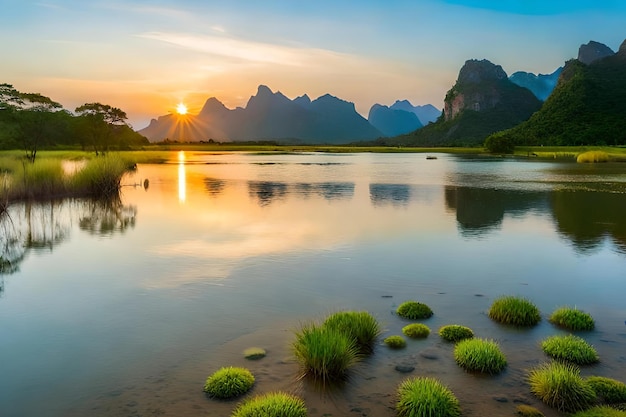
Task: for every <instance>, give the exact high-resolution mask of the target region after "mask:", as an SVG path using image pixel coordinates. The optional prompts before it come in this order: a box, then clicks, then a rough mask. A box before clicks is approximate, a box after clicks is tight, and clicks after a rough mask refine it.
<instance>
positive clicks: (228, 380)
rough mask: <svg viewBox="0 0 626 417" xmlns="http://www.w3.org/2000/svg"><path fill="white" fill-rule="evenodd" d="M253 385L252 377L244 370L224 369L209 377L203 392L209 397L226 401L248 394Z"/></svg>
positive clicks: (250, 373) (230, 367)
mask: <svg viewBox="0 0 626 417" xmlns="http://www.w3.org/2000/svg"><path fill="white" fill-rule="evenodd" d="M253 385H254V375H252V372H250V371H249V370H248V369H246V368H238V367H232V366H229V367H224V368H220V369H219V370H217V371H216V372H215V373H213V374H212V375H211V376H209V377H208V378H207V380H206V382H205V384H204V392H206V393H207V394H208V395H209V396H210V397H214V398H219V399H228V398H234V397H238V396H240V395H242V394H245V393H246V392H248V391H249V390H250V389H251V388H252V386H253Z"/></svg>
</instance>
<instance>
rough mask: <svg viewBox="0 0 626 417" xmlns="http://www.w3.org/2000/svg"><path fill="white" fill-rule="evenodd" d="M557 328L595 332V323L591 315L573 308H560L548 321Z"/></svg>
mask: <svg viewBox="0 0 626 417" xmlns="http://www.w3.org/2000/svg"><path fill="white" fill-rule="evenodd" d="M548 320H549V321H550V322H551V323H553V324H555V325H556V326H559V327H563V328H565V329H568V330H573V331H578V330H593V329H594V327H595V322H594V320H593V317H591V315H590V314H589V313H585V312H584V311H580V310H578V309H576V308H572V307H560V308H557V309H556V310H554V312H552V314H551V315H550V318H549V319H548Z"/></svg>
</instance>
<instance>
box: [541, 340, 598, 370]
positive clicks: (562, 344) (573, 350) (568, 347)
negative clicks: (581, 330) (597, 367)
mask: <svg viewBox="0 0 626 417" xmlns="http://www.w3.org/2000/svg"><path fill="white" fill-rule="evenodd" d="M541 348H542V349H543V351H544V352H545V353H546V354H547V355H549V356H551V357H553V358H554V359H559V360H564V361H568V362H572V363H575V364H576V365H588V364H591V363H595V362H598V360H599V359H600V358H599V357H598V353H597V352H596V350H595V349H594V348H593V346H591V345H590V344H589V343H587V342H586V341H585V340H584V339H583V338H581V337H578V336H574V335H572V334H568V335H565V336H560V335H559V336H551V337H548V338H547V339H545V340H544V341H543V342H541Z"/></svg>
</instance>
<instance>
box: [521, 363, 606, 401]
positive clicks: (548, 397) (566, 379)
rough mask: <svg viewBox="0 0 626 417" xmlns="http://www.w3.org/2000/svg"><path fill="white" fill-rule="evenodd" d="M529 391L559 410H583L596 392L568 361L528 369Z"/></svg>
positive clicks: (593, 399)
mask: <svg viewBox="0 0 626 417" xmlns="http://www.w3.org/2000/svg"><path fill="white" fill-rule="evenodd" d="M528 382H529V383H530V391H531V392H532V393H533V394H534V395H535V396H536V397H537V398H539V399H540V400H541V401H543V402H544V403H545V404H547V405H549V406H550V407H553V408H556V409H557V410H559V411H561V412H566V413H571V412H575V411H580V410H584V409H586V408H588V407H590V406H592V405H593V404H594V402H595V401H596V393H595V392H594V390H593V388H592V386H591V384H589V383H588V382H587V381H585V380H583V379H582V378H581V376H580V369H578V367H577V366H576V365H573V364H570V363H561V362H551V363H548V364H543V365H540V366H538V367H537V368H535V369H533V370H531V371H530V373H529V375H528Z"/></svg>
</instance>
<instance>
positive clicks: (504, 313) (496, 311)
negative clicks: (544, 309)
mask: <svg viewBox="0 0 626 417" xmlns="http://www.w3.org/2000/svg"><path fill="white" fill-rule="evenodd" d="M488 314H489V317H490V318H491V319H492V320H495V321H497V322H499V323H502V324H511V325H513V326H520V327H527V326H534V325H536V324H537V323H539V321H540V320H541V314H540V313H539V309H538V308H537V307H536V306H535V305H534V304H533V303H531V302H530V301H528V300H526V299H524V298H520V297H513V296H505V297H500V298H498V299H496V300H495V301H494V302H493V304H491V308H489V313H488Z"/></svg>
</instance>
